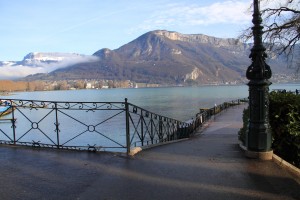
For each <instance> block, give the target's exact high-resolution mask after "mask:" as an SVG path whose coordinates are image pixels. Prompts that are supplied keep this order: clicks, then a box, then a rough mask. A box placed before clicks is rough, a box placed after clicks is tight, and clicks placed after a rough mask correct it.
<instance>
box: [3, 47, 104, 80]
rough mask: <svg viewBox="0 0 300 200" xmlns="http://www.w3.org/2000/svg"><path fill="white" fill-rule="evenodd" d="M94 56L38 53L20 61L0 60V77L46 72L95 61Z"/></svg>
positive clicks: (17, 76)
mask: <svg viewBox="0 0 300 200" xmlns="http://www.w3.org/2000/svg"><path fill="white" fill-rule="evenodd" d="M97 60H98V58H97V57H95V56H87V55H82V54H77V53H40V52H32V53H29V54H27V55H26V56H25V57H24V58H23V60H22V61H0V69H1V73H0V78H4V79H7V78H9V79H11V78H20V77H24V76H27V75H29V74H36V73H48V72H51V71H54V70H56V69H58V68H63V67H67V66H71V65H74V64H78V63H82V62H83V63H87V62H90V61H93V62H94V61H97Z"/></svg>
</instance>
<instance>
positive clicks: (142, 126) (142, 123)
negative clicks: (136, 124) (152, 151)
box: [141, 110, 144, 146]
mask: <svg viewBox="0 0 300 200" xmlns="http://www.w3.org/2000/svg"><path fill="white" fill-rule="evenodd" d="M141 139H142V146H144V116H143V110H141Z"/></svg>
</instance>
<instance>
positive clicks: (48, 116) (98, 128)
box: [0, 84, 300, 151]
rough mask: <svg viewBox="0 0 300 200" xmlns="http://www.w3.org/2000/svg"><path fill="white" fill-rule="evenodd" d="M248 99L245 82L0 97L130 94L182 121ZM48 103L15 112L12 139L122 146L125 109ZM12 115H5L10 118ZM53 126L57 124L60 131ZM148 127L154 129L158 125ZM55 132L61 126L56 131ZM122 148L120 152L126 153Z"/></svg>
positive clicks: (6, 124) (100, 98)
mask: <svg viewBox="0 0 300 200" xmlns="http://www.w3.org/2000/svg"><path fill="white" fill-rule="evenodd" d="M270 89H271V90H272V89H286V90H287V91H289V90H291V91H295V90H296V89H300V84H285V85H272V86H271V87H270ZM247 97H248V86H246V85H240V86H202V87H172V88H137V89H104V90H68V91H44V92H20V93H15V94H14V95H11V96H2V97H1V98H7V99H24V100H42V101H61V102H68V101H72V102H124V99H125V98H128V101H129V102H130V103H132V104H135V105H137V106H139V107H142V108H144V109H146V110H148V111H151V112H154V113H157V114H159V115H163V116H166V117H170V118H173V119H177V120H180V121H186V120H189V119H191V118H193V117H194V116H195V115H196V114H197V113H198V112H199V108H211V107H213V106H214V105H215V104H217V105H218V104H221V103H223V102H226V101H231V100H235V99H239V98H247ZM64 105H65V104H63V106H64ZM98 105H100V104H97V106H98ZM27 106H28V105H27ZM52 106H53V104H52V105H51V106H49V108H47V107H46V108H45V109H43V108H38V109H35V108H34V109H30V107H27V108H26V107H25V108H20V109H16V110H15V112H14V115H15V119H16V128H15V138H16V140H17V141H18V142H33V141H35V142H37V141H38V142H41V143H44V144H52V145H56V144H58V143H59V144H60V145H61V144H62V145H63V146H67V145H68V146H88V145H96V146H101V147H105V149H109V147H113V149H114V148H118V147H120V146H123V147H124V146H126V131H125V130H126V126H125V113H124V111H120V110H108V111H100V110H97V111H89V112H87V111H86V110H72V109H62V110H59V111H58V112H57V113H56V112H55V110H54V109H52ZM105 106H107V105H105ZM77 107H78V106H77ZM144 114H145V113H144ZM11 115H12V114H10V115H8V116H5V117H6V118H11ZM56 115H57V116H58V118H56ZM132 116H134V114H133V115H132ZM56 119H58V121H56ZM139 119H140V118H139V117H137V118H136V117H135V118H134V117H133V118H132V119H131V120H132V121H135V122H134V123H132V124H131V125H130V137H131V138H132V140H131V141H133V142H135V141H139V137H138V135H137V133H136V130H138V131H140V130H142V127H141V123H140V122H139ZM0 122H1V121H0ZM56 124H58V129H57V127H56ZM133 124H134V125H133ZM149 124H150V122H149V118H148V121H147V123H145V124H144V126H145V127H144V128H143V129H144V133H149V132H150V126H149ZM146 126H148V127H146ZM152 128H153V129H155V128H156V129H157V128H158V125H156V127H152ZM57 130H59V131H58V133H57ZM147 131H149V132H147ZM58 135H59V137H58ZM148 137H149V136H148ZM13 138H14V135H13V129H12V124H11V122H10V121H5V120H3V121H2V122H1V123H0V140H5V141H12V139H13ZM57 138H59V141H58V139H57ZM123 147H122V149H121V151H124V148H123ZM110 150H111V148H110Z"/></svg>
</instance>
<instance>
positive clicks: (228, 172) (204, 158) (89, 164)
mask: <svg viewBox="0 0 300 200" xmlns="http://www.w3.org/2000/svg"><path fill="white" fill-rule="evenodd" d="M243 107H244V106H237V107H234V108H230V109H228V110H227V111H224V112H223V113H222V114H221V115H219V116H217V117H216V118H215V119H214V120H213V121H212V122H211V123H210V125H209V126H208V128H207V129H205V130H204V131H203V132H202V134H200V135H199V136H197V137H194V138H191V139H188V140H185V141H181V142H177V143H173V144H169V145H164V146H159V147H155V148H152V149H148V150H144V151H142V152H141V153H139V154H138V155H136V156H134V157H132V158H128V157H127V156H124V155H117V154H109V153H87V152H74V151H57V150H39V149H31V148H20V147H3V146H0V178H1V179H0V180H1V181H0V199H1V200H6V199H53V200H54V199H55V200H60V199H97V200H98V199H99V200H102V199H107V200H112V199H116V200H119V199H120V200H122V199H128V200H129V199H130V200H135V199H137V200H148V199H149V200H158V199H164V200H168V199H170V200H192V199H197V200H198V199H204V200H206V199H212V200H218V199H220V200H221V199H222V200H226V199H233V200H234V199H241V200H250V199H270V200H271V199H278V200H285V199H300V180H299V179H298V178H296V177H295V176H293V175H292V174H290V173H289V172H287V171H285V170H283V169H282V168H281V167H279V166H278V165H276V164H275V163H273V162H272V161H264V162H263V161H258V160H252V159H247V158H245V156H244V153H243V151H242V150H241V149H240V148H239V146H238V140H237V132H238V130H239V128H240V127H241V125H242V122H241V118H242V117H241V116H242V110H243Z"/></svg>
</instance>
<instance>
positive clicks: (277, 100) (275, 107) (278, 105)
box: [239, 92, 300, 167]
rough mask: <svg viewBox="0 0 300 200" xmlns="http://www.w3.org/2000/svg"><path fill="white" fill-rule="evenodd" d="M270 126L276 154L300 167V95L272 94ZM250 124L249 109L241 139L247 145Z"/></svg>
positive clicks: (246, 112) (245, 115)
mask: <svg viewBox="0 0 300 200" xmlns="http://www.w3.org/2000/svg"><path fill="white" fill-rule="evenodd" d="M269 118H270V126H271V128H272V136H273V141H272V148H273V150H274V153H275V154H277V155H278V156H280V157H282V158H283V159H284V160H286V161H288V162H290V163H291V164H293V165H295V166H297V167H300V95H295V94H293V93H279V92H271V93H270V110H269ZM248 123H249V108H247V109H245V110H244V111H243V127H242V128H241V129H240V131H239V139H240V140H241V141H242V142H243V144H244V145H245V142H246V131H247V129H248Z"/></svg>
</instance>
